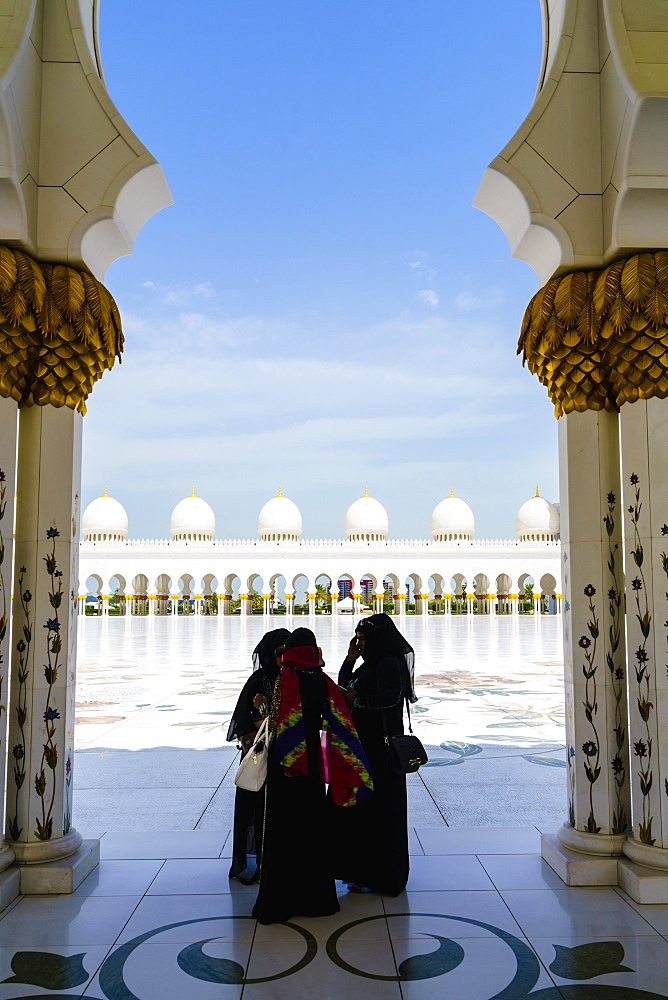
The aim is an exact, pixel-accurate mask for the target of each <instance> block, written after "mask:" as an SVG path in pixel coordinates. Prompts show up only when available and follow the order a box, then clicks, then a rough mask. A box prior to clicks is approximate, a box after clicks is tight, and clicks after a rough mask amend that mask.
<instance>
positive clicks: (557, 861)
mask: <svg viewBox="0 0 668 1000" xmlns="http://www.w3.org/2000/svg"><path fill="white" fill-rule="evenodd" d="M540 844H541V855H542V857H543V860H544V861H546V862H547V863H548V865H549V866H550V868H552V869H553V870H554V871H555V872H556V873H557V875H558V876H559V878H560V879H561V880H562V882H565V883H566V885H617V857H614V856H610V857H603V856H601V855H598V856H596V855H593V854H583V853H581V852H578V851H574V850H572V849H570V848H568V847H566V846H565V845H564V844H563V843H562V841H561V838H560V837H559V836H555V835H554V834H543V836H542V837H541V839H540Z"/></svg>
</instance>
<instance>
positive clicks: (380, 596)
mask: <svg viewBox="0 0 668 1000" xmlns="http://www.w3.org/2000/svg"><path fill="white" fill-rule="evenodd" d="M374 597H375V607H374V610H375V612H376V614H377V615H380V614H382V612H383V603H384V601H385V591H384V590H381V591H380V593H378V592H376V594H375V595H374Z"/></svg>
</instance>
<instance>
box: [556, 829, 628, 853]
mask: <svg viewBox="0 0 668 1000" xmlns="http://www.w3.org/2000/svg"><path fill="white" fill-rule="evenodd" d="M557 837H558V839H559V841H560V843H562V844H563V845H564V847H566V848H568V850H570V851H579V852H580V853H581V854H587V855H593V856H594V857H603V858H610V857H620V856H621V855H622V853H623V847H624V843H625V841H626V839H627V834H625V833H609V834H605V833H603V834H601V833H584V832H583V831H582V830H575V829H574V828H573V827H572V826H571V825H570V823H564V824H563V826H561V827H559V829H558V830H557Z"/></svg>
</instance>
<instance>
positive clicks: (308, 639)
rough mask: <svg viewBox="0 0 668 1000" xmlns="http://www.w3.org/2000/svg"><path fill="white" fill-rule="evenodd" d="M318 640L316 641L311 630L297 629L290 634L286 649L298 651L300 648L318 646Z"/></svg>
mask: <svg viewBox="0 0 668 1000" xmlns="http://www.w3.org/2000/svg"><path fill="white" fill-rule="evenodd" d="M317 645H318V640H317V639H316V637H315V635H314V634H313V632H311V629H310V628H296V629H295V630H294V632H292V633H291V634H290V637H289V639H288V640H287V642H286V643H285V648H286V649H297V648H298V647H299V646H317Z"/></svg>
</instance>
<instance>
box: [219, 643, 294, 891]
mask: <svg viewBox="0 0 668 1000" xmlns="http://www.w3.org/2000/svg"><path fill="white" fill-rule="evenodd" d="M289 637H290V633H289V632H288V630H287V629H285V628H281V629H273V630H272V631H271V632H267V633H266V634H265V635H264V636H263V637H262V639H261V640H260V642H259V643H258V645H257V646H256V648H255V649H254V650H253V668H254V669H253V673H252V674H251V675H250V677H249V678H248V680H247V681H246V683H245V684H244V686H243V688H242V689H241V692H240V694H239V697H238V699H237V704H236V707H235V709H234V713H233V715H232V719H231V721H230V727H229V730H228V733H227V738H228V740H230V741H231V740H238V741H239V742H242V743H245V745H246V746H247V745H248V743H247V742H246V741H247V740H248V742H250V738H252V737H253V736H254V735H255V732H256V730H257V728H258V726H259V725H260V722H261V720H262V715H261V714H260V712H259V711H258V709H257V708H256V707H255V705H254V704H253V699H254V698H255V695H257V694H261V695H264V697H265V698H266V700H267V703H270V702H271V698H272V694H273V690H274V682H275V681H276V677H277V676H278V666H277V664H276V658H275V651H276V649H277V648H278V646H280V645H282V643H284V642H285V641H286V640H287V639H288V638H289ZM242 756H243V754H242ZM263 811H264V791H261V792H249V791H248V790H247V789H246V788H237V789H236V793H235V797H234V823H233V827H232V864H231V865H230V871H229V876H228V877H229V878H238V879H239V880H240V881H241V882H244V883H250V882H254V881H255V880H256V878H257V876H258V866H259V864H260V861H261V855H262V822H263ZM249 855H254V857H253V858H252V859H251V860H249V857H248V856H249Z"/></svg>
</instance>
